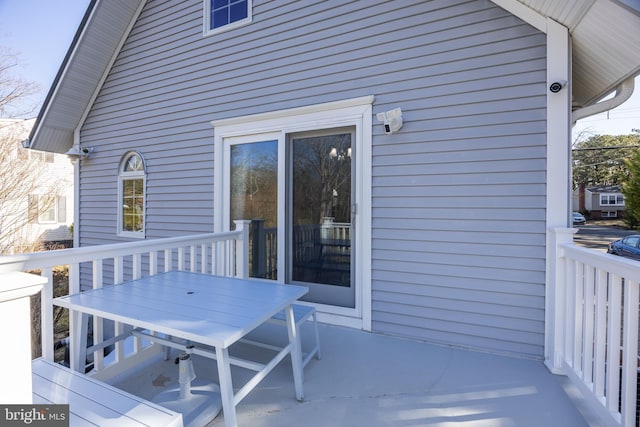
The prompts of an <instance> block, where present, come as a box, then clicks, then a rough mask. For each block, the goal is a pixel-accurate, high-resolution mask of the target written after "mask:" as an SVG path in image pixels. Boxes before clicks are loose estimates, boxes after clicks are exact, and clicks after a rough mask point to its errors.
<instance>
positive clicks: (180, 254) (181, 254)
mask: <svg viewBox="0 0 640 427" xmlns="http://www.w3.org/2000/svg"><path fill="white" fill-rule="evenodd" d="M178 270H179V271H182V270H184V246H180V247H179V248H178Z"/></svg>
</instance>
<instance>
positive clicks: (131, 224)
mask: <svg viewBox="0 0 640 427" xmlns="http://www.w3.org/2000/svg"><path fill="white" fill-rule="evenodd" d="M145 184H146V173H145V166H144V160H143V159H142V156H141V155H140V154H139V153H136V152H131V153H127V154H125V155H124V157H123V158H122V162H121V163H120V170H119V173H118V235H119V236H125V237H140V238H144V230H145V199H146V194H145V193H146V191H145Z"/></svg>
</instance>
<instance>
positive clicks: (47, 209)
mask: <svg viewBox="0 0 640 427" xmlns="http://www.w3.org/2000/svg"><path fill="white" fill-rule="evenodd" d="M39 206H40V217H39V219H38V220H39V221H40V222H41V223H45V222H56V202H55V197H40V199H39Z"/></svg>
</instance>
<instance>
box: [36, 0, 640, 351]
mask: <svg viewBox="0 0 640 427" xmlns="http://www.w3.org/2000/svg"><path fill="white" fill-rule="evenodd" d="M212 3H213V4H215V5H218V2H210V1H204V3H203V2H202V1H189V2H185V1H175V0H173V1H172V0H148V1H143V0H127V1H113V0H109V1H92V2H91V5H90V7H89V11H88V13H87V15H86V17H85V19H84V21H83V22H82V25H81V28H80V29H79V31H78V33H77V36H76V38H75V39H74V42H73V45H72V46H71V49H70V50H69V54H68V55H67V57H66V59H65V62H64V64H63V66H62V67H61V69H60V73H59V74H58V77H57V78H56V80H55V82H54V85H53V87H52V89H51V91H50V94H49V96H48V98H47V100H46V102H45V105H44V107H43V109H42V112H41V114H40V116H39V118H38V122H37V124H36V126H35V128H34V130H33V132H32V134H31V136H30V146H31V148H34V149H37V150H43V151H48V152H57V153H65V152H67V151H68V150H70V149H73V150H75V151H76V152H78V153H82V152H83V151H86V152H89V151H91V150H92V152H91V156H90V157H88V158H82V159H81V160H80V161H79V162H78V163H77V164H76V165H77V173H78V183H79V186H78V188H77V191H78V193H77V200H78V203H77V206H76V212H75V218H76V223H75V224H76V227H75V232H76V233H77V234H76V236H75V237H76V239H77V243H78V244H79V245H80V246H90V245H99V244H106V243H112V242H122V241H130V240H137V239H155V238H161V237H169V236H179V235H188V234H196V233H203V232H211V231H221V230H225V229H228V228H229V227H230V226H231V222H232V220H233V219H238V218H242V219H252V220H260V221H254V223H255V224H258V226H257V228H256V230H258V231H256V232H254V234H253V236H252V239H253V242H252V245H253V246H254V247H255V248H257V250H258V252H257V253H254V254H253V260H252V263H253V271H252V274H253V275H254V276H262V277H270V278H272V279H273V280H277V281H279V282H282V283H292V282H294V283H302V284H305V285H307V286H309V287H310V293H309V295H308V298H307V301H309V302H313V303H315V304H316V306H317V308H318V311H319V313H320V316H321V319H322V320H323V321H326V322H331V323H335V324H341V325H346V326H351V327H356V328H362V329H365V330H371V331H375V332H378V333H386V334H393V335H396V336H405V337H410V338H415V339H421V340H427V341H430V342H435V343H441V344H445V345H453V346H461V347H467V348H474V349H480V350H483V351H489V352H493V353H501V354H511V355H518V356H526V357H533V358H540V359H542V358H546V359H547V360H548V359H549V358H552V357H553V355H552V354H548V353H546V352H548V351H549V350H548V348H549V343H548V342H545V340H548V339H549V335H548V334H546V333H545V329H546V328H547V327H549V326H548V322H549V321H550V320H549V316H550V311H549V307H550V304H552V301H551V299H550V298H549V297H548V295H547V293H548V292H549V289H550V288H551V287H552V282H553V280H555V279H554V278H555V277H556V276H555V270H554V268H555V259H554V258H553V257H552V256H550V255H549V254H550V251H551V250H552V248H551V246H550V243H549V242H550V241H551V239H550V237H549V235H548V233H550V232H551V231H550V230H553V229H555V228H562V227H565V228H566V227H570V226H571V223H570V219H569V218H570V213H571V206H570V200H569V197H568V195H569V194H570V188H569V183H570V166H569V165H570V158H569V156H570V150H569V147H570V143H571V141H570V138H569V135H570V129H571V126H572V122H573V121H574V120H577V119H578V118H580V117H583V116H585V115H590V114H594V113H597V112H599V111H601V110H602V109H608V108H612V106H615V103H617V102H621V101H623V100H624V99H625V97H627V96H628V95H629V94H630V92H631V91H632V86H631V88H630V85H632V81H633V80H632V79H633V77H634V76H636V75H638V74H639V73H640V51H639V50H638V48H637V40H639V39H640V14H639V13H638V11H637V10H635V9H633V8H632V7H631V6H628V5H624V4H622V3H621V2H618V1H613V0H595V1H594V0H574V1H569V2H566V3H565V2H548V1H546V0H521V1H516V0H494V1H490V0H471V1H450V0H446V1H436V0H434V1H412V2H388V1H367V2H359V1H350V2H343V1H311V0H309V1H277V2H274V1H262V0H253V1H239V2H232V3H231V4H230V5H229V4H223V6H222V7H221V8H220V9H214V10H212V6H211V5H212ZM220 3H225V2H220ZM203 26H204V31H203ZM593 40H596V42H593ZM621 58H624V60H621ZM617 87H620V94H619V96H616V97H615V98H614V99H613V100H612V101H607V103H606V104H605V105H604V106H602V105H595V106H594V104H596V102H597V101H598V100H599V99H601V98H603V97H604V96H605V95H607V94H608V93H609V92H611V91H612V90H614V89H615V88H617ZM572 107H573V109H574V111H573V113H572V112H571V111H572ZM398 109H400V111H399V110H398ZM385 113H389V114H385ZM84 277H86V278H87V281H86V283H82V286H83V287H89V286H91V283H90V272H88V271H87V272H86V274H85V276H84Z"/></svg>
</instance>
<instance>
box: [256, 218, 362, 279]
mask: <svg viewBox="0 0 640 427" xmlns="http://www.w3.org/2000/svg"><path fill="white" fill-rule="evenodd" d="M292 239H293V243H292V249H291V260H292V280H294V281H301V282H311V283H326V284H331V285H339V286H349V285H350V281H351V275H350V267H351V240H350V239H351V224H349V223H336V222H333V218H331V217H325V218H323V222H322V224H303V225H297V226H295V227H294V228H293V236H292ZM250 241H251V246H250V255H249V256H250V260H249V261H250V270H249V275H250V276H251V277H261V278H266V279H273V280H275V279H277V245H276V228H265V227H264V221H262V220H254V221H252V223H251V239H250Z"/></svg>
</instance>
